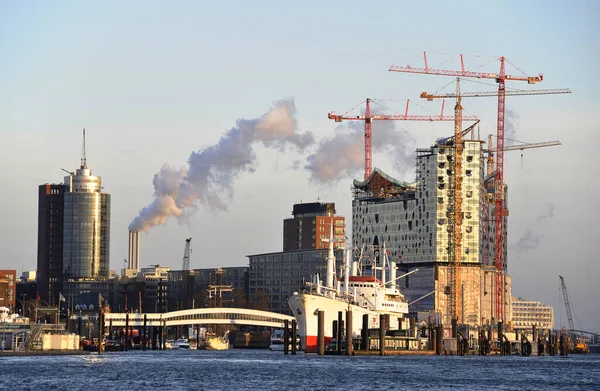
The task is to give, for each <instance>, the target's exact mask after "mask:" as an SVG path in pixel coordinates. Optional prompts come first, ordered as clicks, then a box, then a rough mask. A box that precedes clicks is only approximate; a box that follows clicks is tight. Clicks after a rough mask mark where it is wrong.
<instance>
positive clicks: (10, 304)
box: [0, 270, 17, 312]
mask: <svg viewBox="0 0 600 391" xmlns="http://www.w3.org/2000/svg"><path fill="white" fill-rule="evenodd" d="M16 298H17V271H16V270H0V307H6V308H9V309H10V310H11V311H12V312H15V307H16V302H17V300H16Z"/></svg>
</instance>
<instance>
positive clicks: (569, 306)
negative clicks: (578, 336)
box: [558, 276, 575, 331]
mask: <svg viewBox="0 0 600 391" xmlns="http://www.w3.org/2000/svg"><path fill="white" fill-rule="evenodd" d="M558 277H559V278H560V287H561V289H562V294H563V299H565V308H566V309H567V318H568V319H569V331H573V330H575V326H573V317H572V316H571V305H570V304H569V295H568V294H567V285H566V284H565V279H564V278H563V276H558Z"/></svg>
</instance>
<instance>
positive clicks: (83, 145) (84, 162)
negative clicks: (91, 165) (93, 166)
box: [81, 128, 87, 169]
mask: <svg viewBox="0 0 600 391" xmlns="http://www.w3.org/2000/svg"><path fill="white" fill-rule="evenodd" d="M86 163H87V162H86V158H85V128H83V144H82V146H81V168H82V169H84V168H87V164H86Z"/></svg>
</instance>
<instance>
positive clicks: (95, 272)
mask: <svg viewBox="0 0 600 391" xmlns="http://www.w3.org/2000/svg"><path fill="white" fill-rule="evenodd" d="M65 185H66V186H67V189H68V190H67V192H66V193H65V195H64V199H65V200H64V229H63V259H64V265H63V272H64V275H65V277H66V278H67V279H75V280H79V279H107V278H108V269H109V263H110V194H106V193H102V191H101V189H102V179H101V178H100V177H99V176H93V175H92V170H90V169H89V168H88V167H87V166H86V165H85V164H84V163H83V162H82V166H81V168H79V169H77V170H76V171H75V173H73V174H71V175H69V176H67V177H65Z"/></svg>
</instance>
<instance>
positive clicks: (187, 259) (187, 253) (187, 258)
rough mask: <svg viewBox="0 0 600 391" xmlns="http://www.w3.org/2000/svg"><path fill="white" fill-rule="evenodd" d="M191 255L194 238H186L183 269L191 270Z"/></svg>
mask: <svg viewBox="0 0 600 391" xmlns="http://www.w3.org/2000/svg"><path fill="white" fill-rule="evenodd" d="M190 255H192V238H188V239H186V240H185V250H184V251H183V266H182V267H181V270H183V271H184V272H185V271H189V270H190Z"/></svg>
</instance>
